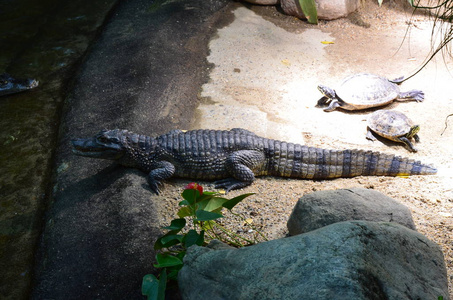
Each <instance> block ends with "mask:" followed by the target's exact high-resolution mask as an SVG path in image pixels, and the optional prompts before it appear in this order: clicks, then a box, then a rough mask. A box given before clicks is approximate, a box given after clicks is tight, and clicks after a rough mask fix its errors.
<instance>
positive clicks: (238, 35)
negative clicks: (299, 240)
mask: <svg viewBox="0 0 453 300" xmlns="http://www.w3.org/2000/svg"><path fill="white" fill-rule="evenodd" d="M375 2H377V1H365V2H363V3H362V5H361V7H360V10H359V11H358V12H357V13H355V14H353V15H352V16H350V18H346V19H340V20H335V21H330V22H323V21H322V22H321V23H320V24H319V25H318V26H313V25H308V24H306V23H305V22H303V21H300V20H297V19H295V18H292V17H288V16H284V15H282V14H280V12H279V11H278V9H277V8H275V7H273V6H270V7H262V6H260V7H258V6H257V7H249V6H247V7H249V8H247V7H245V6H238V8H237V9H236V10H234V11H233V13H234V14H235V17H236V19H235V21H233V22H232V24H230V25H228V26H227V27H225V28H222V29H220V30H219V31H218V38H216V39H215V40H213V41H211V45H210V50H211V54H210V56H209V57H208V60H209V61H210V62H211V63H213V64H214V65H215V67H214V68H213V69H212V70H211V81H210V82H209V83H208V84H206V85H204V86H203V92H202V93H201V96H202V97H209V98H210V99H211V100H212V102H211V103H205V104H202V105H201V106H200V107H199V114H198V116H199V118H198V119H197V120H196V121H195V122H194V125H193V128H212V129H227V128H233V127H243V128H246V129H249V130H252V131H254V132H256V133H258V134H259V135H263V136H265V137H268V138H277V139H283V140H286V141H291V142H298V143H304V144H306V145H308V146H314V147H322V148H333V149H347V148H361V149H366V150H378V151H381V152H386V153H393V154H396V155H401V156H406V157H410V158H413V159H416V160H421V161H422V162H426V163H431V164H433V165H434V166H436V167H437V168H438V170H439V172H438V174H437V175H434V176H413V177H410V178H390V177H357V178H352V179H336V180H329V181H312V180H295V179H281V178H260V179H258V180H256V182H255V183H254V184H253V185H252V186H250V187H248V188H246V189H243V190H240V191H234V192H232V193H231V196H235V195H238V194H242V193H245V192H247V193H248V192H255V193H256V195H255V196H253V197H251V198H250V199H247V201H245V203H243V204H242V205H241V206H239V207H238V208H237V211H238V212H243V213H245V214H247V215H249V216H250V218H252V219H253V220H254V223H255V224H256V225H257V226H259V227H262V228H263V230H264V231H265V232H267V233H268V234H269V236H270V237H271V238H278V237H282V236H284V235H285V234H286V233H287V232H286V221H287V219H288V216H289V214H290V213H291V210H292V208H293V206H294V205H295V203H296V201H297V199H299V198H300V197H301V196H302V195H304V194H306V193H310V192H313V191H318V190H332V189H341V188H351V187H362V188H368V189H375V190H377V191H380V192H382V193H383V194H385V195H387V196H389V197H392V198H394V199H396V200H398V201H400V202H401V203H403V204H405V205H406V206H407V207H409V208H410V210H411V211H412V214H413V218H414V221H415V223H416V226H417V230H418V231H419V232H421V233H422V234H424V235H426V236H427V237H428V238H430V239H431V240H433V241H435V242H436V243H438V244H439V245H440V247H441V248H442V251H443V253H444V256H445V261H446V264H447V268H448V276H449V277H448V278H449V282H450V283H451V282H453V244H452V240H453V234H452V232H453V215H452V214H453V186H452V182H453V163H452V161H451V156H452V152H451V145H452V144H453V119H452V118H450V120H449V121H448V122H447V123H449V127H447V129H445V126H446V124H445V118H446V117H447V116H448V115H449V114H451V113H453V108H452V107H453V106H452V104H453V97H452V96H451V95H453V84H452V82H453V77H452V75H451V74H450V73H449V71H448V67H451V66H452V63H451V62H444V61H443V59H442V57H441V56H439V57H437V58H436V59H435V60H433V61H432V62H430V63H429V64H428V66H427V67H426V68H425V69H423V70H422V71H421V72H420V73H419V74H418V75H416V76H415V77H413V78H411V79H410V80H408V81H406V82H404V83H403V84H402V86H401V89H402V90H410V89H421V90H423V91H424V92H425V97H426V99H425V101H424V102H422V103H415V102H407V103H395V104H392V105H390V106H388V107H385V109H397V110H399V111H401V112H403V113H405V114H406V115H408V116H409V117H410V118H411V119H412V120H414V121H415V122H416V123H418V124H419V125H420V127H421V131H420V133H419V135H420V138H421V143H420V144H418V145H417V147H418V149H419V151H418V152H417V153H411V152H409V151H407V149H405V148H404V146H403V145H402V144H395V143H382V142H381V141H376V142H372V141H369V140H367V139H366V138H365V134H366V118H367V116H368V115H369V113H370V111H365V112H355V113H347V112H342V111H335V112H331V113H326V112H324V111H323V110H322V109H319V108H316V107H314V106H315V104H316V101H317V100H318V99H319V98H320V96H321V94H320V93H319V92H318V91H317V89H316V86H317V85H318V84H320V83H322V84H325V85H328V86H332V87H335V85H336V84H338V83H339V82H340V81H341V79H342V78H344V77H346V76H348V75H350V74H352V73H356V72H370V73H376V74H380V75H383V76H387V77H389V78H396V77H399V76H402V75H405V76H409V75H410V74H412V73H413V72H414V71H415V70H417V68H418V67H419V66H420V65H421V64H422V63H423V61H424V59H425V58H426V56H427V55H428V53H429V51H430V46H431V29H432V23H431V22H430V21H429V19H428V18H427V17H425V16H423V15H421V14H419V15H415V16H414V15H412V10H411V9H410V8H408V7H407V6H406V5H405V4H404V3H405V1H401V3H399V2H398V3H395V2H393V1H391V2H389V3H387V2H386V3H385V5H383V6H382V7H379V6H378V5H377V3H375ZM403 2H404V3H403ZM185 183H187V180H184V181H174V182H172V183H171V185H173V188H170V186H167V188H166V189H165V191H164V194H163V195H162V198H163V199H162V200H163V201H164V202H165V203H166V205H165V206H166V209H168V211H167V212H166V214H165V215H166V217H165V218H166V219H165V220H164V221H169V220H170V217H171V216H172V215H171V212H174V211H175V210H176V208H175V204H176V199H175V195H176V194H177V192H181V190H182V187H183V186H184V184H185ZM202 184H205V185H208V183H202ZM169 212H170V213H169ZM167 216H168V219H167ZM231 226H233V227H234V228H235V229H236V230H239V231H240V230H242V229H243V228H242V224H238V223H233V224H231ZM450 297H453V287H452V286H451V284H450Z"/></svg>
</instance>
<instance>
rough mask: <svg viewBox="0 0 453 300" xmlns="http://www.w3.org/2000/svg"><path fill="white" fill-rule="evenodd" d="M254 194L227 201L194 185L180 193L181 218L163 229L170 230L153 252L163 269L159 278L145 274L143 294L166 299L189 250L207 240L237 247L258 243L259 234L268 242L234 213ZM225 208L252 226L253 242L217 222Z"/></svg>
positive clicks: (157, 264) (160, 239) (153, 298)
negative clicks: (156, 251)
mask: <svg viewBox="0 0 453 300" xmlns="http://www.w3.org/2000/svg"><path fill="white" fill-rule="evenodd" d="M251 195H253V193H250V194H243V195H240V196H237V197H234V198H232V199H226V198H223V197H221V195H220V194H218V193H214V192H203V188H202V187H201V186H200V185H197V184H195V183H191V184H189V185H188V186H186V188H185V190H184V191H183V192H182V194H181V196H182V198H183V199H184V200H182V201H181V202H179V206H180V209H179V211H178V213H177V215H178V217H179V218H177V219H174V220H172V221H171V223H170V225H169V226H166V227H164V228H163V229H166V230H168V231H167V233H165V234H164V235H162V236H161V237H159V238H158V239H157V241H156V242H155V243H154V249H155V250H158V253H157V254H156V264H155V265H154V267H156V268H161V269H162V270H161V272H160V274H159V278H157V277H156V276H154V275H152V274H148V275H145V276H144V277H143V282H142V294H143V295H144V296H147V299H148V300H158V299H159V300H161V299H165V290H166V288H167V282H168V281H169V280H177V276H178V272H179V270H181V268H182V267H183V264H184V262H183V259H184V256H185V255H186V251H187V249H188V248H189V247H190V246H193V245H198V246H205V245H207V241H206V238H207V239H214V238H215V239H219V240H220V241H222V242H224V243H227V244H229V245H231V246H235V247H243V246H246V245H251V244H255V243H257V242H258V235H259V236H260V237H261V239H262V240H267V239H266V237H265V236H264V235H263V234H262V233H260V232H259V231H257V230H256V228H254V227H253V226H252V225H251V224H250V222H249V221H248V220H246V219H245V218H244V217H243V216H241V215H239V214H235V213H233V212H232V209H233V208H234V207H235V206H236V205H237V204H238V203H240V202H241V201H242V200H244V199H245V198H247V197H249V196H251ZM224 208H225V209H227V210H228V211H229V212H230V213H231V214H233V215H234V216H237V217H239V218H241V219H242V221H244V224H246V225H248V226H250V227H251V228H252V229H253V230H254V231H255V232H256V233H257V234H256V236H255V237H254V240H249V239H247V238H244V237H242V236H239V235H237V234H236V233H234V232H231V231H229V230H228V229H226V228H224V227H223V226H222V225H221V224H219V223H218V222H217V220H219V219H220V218H223V217H224V216H223V214H222V210H223V209H224ZM186 227H190V228H186Z"/></svg>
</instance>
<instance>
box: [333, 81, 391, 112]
mask: <svg viewBox="0 0 453 300" xmlns="http://www.w3.org/2000/svg"><path fill="white" fill-rule="evenodd" d="M399 92H400V90H399V87H398V85H396V84H395V83H392V82H390V81H389V80H388V79H387V78H385V77H381V76H378V75H374V74H368V73H359V74H354V75H351V76H349V77H347V78H345V80H344V81H343V82H342V83H341V85H340V86H339V87H338V88H337V89H335V93H336V94H337V96H338V97H339V98H340V99H341V100H342V101H344V102H346V103H347V104H349V105H350V106H352V107H354V108H355V109H364V108H369V107H374V106H381V105H385V104H388V103H390V102H392V101H393V100H395V99H396V98H397V97H398V95H399Z"/></svg>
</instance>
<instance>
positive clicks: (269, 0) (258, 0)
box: [244, 0, 280, 5]
mask: <svg viewBox="0 0 453 300" xmlns="http://www.w3.org/2000/svg"><path fill="white" fill-rule="evenodd" d="M244 1H245V2H248V3H252V4H259V5H275V4H278V3H279V2H280V0H244Z"/></svg>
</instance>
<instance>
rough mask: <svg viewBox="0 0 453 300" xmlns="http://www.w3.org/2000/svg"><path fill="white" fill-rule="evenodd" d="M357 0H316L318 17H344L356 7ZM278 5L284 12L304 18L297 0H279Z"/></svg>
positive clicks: (322, 18) (331, 18) (324, 18)
mask: <svg viewBox="0 0 453 300" xmlns="http://www.w3.org/2000/svg"><path fill="white" fill-rule="evenodd" d="M358 3H359V2H358V0H316V7H317V9H318V19H321V20H333V19H338V18H341V17H346V16H347V15H349V14H350V13H352V12H354V11H355V10H356V9H357V8H358ZM280 5H281V7H282V10H283V11H284V12H285V14H288V15H290V16H295V17H298V18H301V19H303V18H305V15H304V14H303V12H302V10H301V9H300V6H299V1H298V0H281V1H280Z"/></svg>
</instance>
